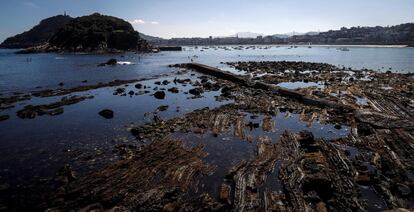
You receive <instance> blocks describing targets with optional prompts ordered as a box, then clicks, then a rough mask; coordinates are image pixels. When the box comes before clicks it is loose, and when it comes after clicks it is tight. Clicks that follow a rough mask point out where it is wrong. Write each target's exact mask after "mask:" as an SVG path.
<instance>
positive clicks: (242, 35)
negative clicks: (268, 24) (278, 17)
mask: <svg viewBox="0 0 414 212" xmlns="http://www.w3.org/2000/svg"><path fill="white" fill-rule="evenodd" d="M257 36H264V34H261V33H254V32H238V33H236V34H234V35H231V36H229V37H239V38H257Z"/></svg>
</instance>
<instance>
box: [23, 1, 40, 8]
mask: <svg viewBox="0 0 414 212" xmlns="http://www.w3.org/2000/svg"><path fill="white" fill-rule="evenodd" d="M22 4H23V5H24V6H26V7H33V8H39V6H37V4H35V3H33V2H30V1H25V2H22Z"/></svg>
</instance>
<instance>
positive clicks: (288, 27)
mask: <svg viewBox="0 0 414 212" xmlns="http://www.w3.org/2000/svg"><path fill="white" fill-rule="evenodd" d="M63 11H66V12H67V13H68V14H69V15H71V16H73V17H76V16H82V15H87V14H91V13H94V12H99V13H103V14H107V15H113V16H117V17H120V18H123V19H125V20H128V21H130V22H132V23H133V26H134V27H135V29H137V30H138V31H140V32H143V33H146V34H149V35H155V36H160V37H165V38H170V37H195V36H199V37H207V36H209V35H212V36H224V35H231V34H235V33H236V32H246V31H249V32H256V33H263V34H276V33H286V32H292V31H296V32H307V31H318V30H320V31H325V30H329V29H339V28H340V27H342V26H346V27H350V26H376V25H382V26H386V25H395V24H400V23H405V22H414V12H413V11H414V0H346V1H343V0H342V1H337V0H0V41H2V40H4V39H5V38H6V37H8V36H11V35H14V34H16V33H20V32H23V31H25V30H28V29H30V28H31V27H32V26H34V25H35V24H37V23H38V22H39V21H40V20H41V19H43V18H46V17H49V16H53V15H56V14H62V13H63Z"/></svg>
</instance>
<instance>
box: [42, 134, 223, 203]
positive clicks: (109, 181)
mask: <svg viewBox="0 0 414 212" xmlns="http://www.w3.org/2000/svg"><path fill="white" fill-rule="evenodd" d="M205 156H206V154H205V153H204V152H203V150H202V148H201V147H200V146H197V147H195V148H192V149H186V148H184V147H183V145H182V142H181V141H176V140H160V141H157V142H154V143H152V144H149V145H145V146H143V147H142V148H140V149H139V150H137V151H136V152H135V156H133V157H132V158H131V159H126V160H122V161H119V162H117V163H115V164H113V165H111V166H108V167H107V168H105V169H103V170H101V171H98V172H95V173H92V174H90V175H88V176H85V177H81V178H79V179H76V180H75V181H73V182H71V183H69V184H68V185H67V186H65V189H64V190H62V191H61V192H58V193H56V194H55V195H54V196H53V197H51V198H50V201H48V202H47V203H46V204H45V205H44V207H45V208H49V210H60V211H62V210H84V209H90V208H91V206H92V205H95V206H98V208H99V209H101V210H102V209H106V210H109V209H111V208H114V207H116V208H124V210H129V211H137V210H139V211H141V210H144V211H159V210H163V209H166V210H167V209H168V210H178V211H179V210H184V209H185V210H194V209H196V208H197V209H198V208H205V209H208V208H211V209H212V208H215V209H217V210H218V209H219V208H220V207H222V206H220V205H219V204H217V203H213V201H212V200H211V199H210V200H207V199H206V196H204V195H202V196H199V195H196V196H188V195H186V191H188V190H189V189H191V188H193V186H194V185H195V184H196V183H195V182H196V179H197V177H198V176H200V175H202V174H207V173H208V172H209V171H210V167H209V166H208V165H207V164H205V163H204V162H203V160H202V158H204V157H205ZM217 207H218V208H217ZM211 209H210V210H211Z"/></svg>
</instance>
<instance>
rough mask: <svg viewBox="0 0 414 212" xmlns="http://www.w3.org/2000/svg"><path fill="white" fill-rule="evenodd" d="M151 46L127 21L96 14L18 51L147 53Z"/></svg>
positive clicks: (80, 19) (84, 17)
mask: <svg viewBox="0 0 414 212" xmlns="http://www.w3.org/2000/svg"><path fill="white" fill-rule="evenodd" d="M36 44H39V43H36ZM150 49H151V48H150V45H149V44H148V43H147V42H146V41H145V40H144V39H141V38H140V36H139V33H138V32H137V31H135V30H134V28H133V27H132V25H131V24H130V23H128V22H127V21H124V20H122V19H120V18H116V17H113V16H106V15H101V14H99V13H94V14H92V15H89V16H82V17H78V18H74V19H72V20H70V21H69V22H68V23H67V24H65V25H64V26H63V27H61V28H60V29H59V30H57V31H56V32H55V33H54V34H53V35H52V36H51V37H50V39H48V40H47V42H43V43H41V44H39V45H35V46H31V47H29V48H27V49H24V50H22V51H19V52H18V53H38V52H70V53H74V52H75V53H81V52H93V53H111V52H122V51H136V52H146V51H149V50H150Z"/></svg>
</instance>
